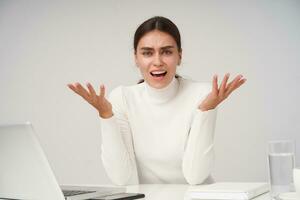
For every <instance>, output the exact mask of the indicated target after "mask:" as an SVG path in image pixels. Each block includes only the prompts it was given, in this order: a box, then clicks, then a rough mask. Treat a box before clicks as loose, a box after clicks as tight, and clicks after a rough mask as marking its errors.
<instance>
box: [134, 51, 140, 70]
mask: <svg viewBox="0 0 300 200" xmlns="http://www.w3.org/2000/svg"><path fill="white" fill-rule="evenodd" d="M134 61H135V65H136V67H139V65H138V59H137V54H136V51H135V52H134Z"/></svg>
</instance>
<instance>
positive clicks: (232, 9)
mask: <svg viewBox="0 0 300 200" xmlns="http://www.w3.org/2000/svg"><path fill="white" fill-rule="evenodd" d="M155 15H162V16H165V17H168V18H170V19H171V20H172V21H173V22H174V23H176V24H177V26H178V27H179V29H180V31H181V34H182V41H183V45H182V47H183V62H182V65H181V66H180V67H179V69H178V72H179V74H181V75H182V76H185V77H189V78H192V79H194V80H198V81H211V77H212V76H213V74H215V73H217V74H219V76H223V75H224V74H225V73H226V72H230V73H231V75H232V76H235V75H237V74H239V73H242V74H243V75H244V76H245V77H246V78H247V82H246V84H245V85H244V86H243V87H241V88H240V89H239V90H238V91H236V92H235V93H234V94H233V95H232V96H231V97H230V98H229V99H227V100H226V102H224V103H223V104H222V105H221V106H220V108H219V112H218V119H217V127H216V138H215V150H216V163H215V168H214V171H213V176H214V177H215V179H216V180H217V181H221V180H225V181H266V180H268V171H267V167H268V165H267V141H268V140H271V139H295V141H296V143H299V145H300V142H299V141H300V137H299V134H300V125H299V124H300V123H299V122H300V121H299V105H298V103H299V101H300V97H299V84H300V70H299V67H300V56H299V55H300V37H299V36H300V1H297V0H294V1H292V0H251V1H250V0H249V1H242V0H237V1H234V0H226V1H221V0H220V1H211V0H201V1H178V2H175V1H171V0H170V1H156V0H153V1H140V0H136V1H122V0H114V1H41V2H40V1H14V0H1V1H0V91H1V93H0V95H1V96H0V101H1V103H0V123H1V124H3V123H13V122H23V121H31V122H32V123H33V125H34V127H35V130H36V132H37V135H38V137H39V139H40V141H41V144H42V146H43V147H44V150H45V152H46V154H47V156H48V159H49V161H50V163H51V165H52V167H53V170H54V172H55V174H56V176H57V178H58V180H59V182H60V183H61V184H69V183H70V184H87V183H88V184H103V183H110V181H109V179H108V177H107V176H106V174H105V172H104V169H103V167H102V164H101V160H100V144H101V132H100V126H101V125H100V122H99V118H98V116H97V112H96V111H95V110H94V109H93V108H92V107H91V106H90V105H88V104H87V103H85V102H84V101H83V99H81V98H80V97H78V96H76V95H75V94H74V93H73V92H72V91H71V90H69V89H68V88H67V86H66V84H67V83H71V82H75V81H79V82H81V83H85V82H87V81H90V82H91V83H92V84H94V85H95V86H97V87H98V86H99V84H100V83H104V84H105V85H106V86H107V87H108V90H109V91H110V90H111V89H113V88H114V87H116V86H118V85H120V84H122V85H131V84H135V83H136V82H137V81H138V79H139V78H140V74H139V72H138V70H137V68H136V66H135V64H134V60H133V45H132V43H133V35H134V32H135V30H136V28H137V26H138V25H139V24H140V23H142V22H143V21H144V20H146V19H148V18H150V17H153V16H155ZM112 148H113V147H112ZM299 149H300V148H299V146H298V149H297V153H296V155H297V158H296V159H298V160H297V164H298V166H299V164H300V162H299V160H300V150H299Z"/></svg>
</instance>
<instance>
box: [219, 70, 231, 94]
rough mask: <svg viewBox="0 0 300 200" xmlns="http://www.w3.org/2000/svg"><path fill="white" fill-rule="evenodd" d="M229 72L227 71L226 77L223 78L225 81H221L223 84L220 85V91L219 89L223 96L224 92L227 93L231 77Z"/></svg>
mask: <svg viewBox="0 0 300 200" xmlns="http://www.w3.org/2000/svg"><path fill="white" fill-rule="evenodd" d="M229 76H230V75H229V73H227V74H226V75H225V76H224V78H223V81H222V83H221V86H220V91H219V94H220V95H221V96H223V95H224V94H225V91H226V84H227V81H228V79H229Z"/></svg>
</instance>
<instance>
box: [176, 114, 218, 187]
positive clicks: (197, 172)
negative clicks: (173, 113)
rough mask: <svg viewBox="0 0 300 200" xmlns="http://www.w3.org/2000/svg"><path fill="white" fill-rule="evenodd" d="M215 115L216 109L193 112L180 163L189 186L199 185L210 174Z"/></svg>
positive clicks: (212, 158) (212, 159)
mask: <svg viewBox="0 0 300 200" xmlns="http://www.w3.org/2000/svg"><path fill="white" fill-rule="evenodd" d="M216 114H217V111H216V109H214V110H209V111H205V112H203V111H201V110H198V109H197V111H195V115H194V118H193V120H192V124H191V129H190V132H189V137H188V141H187V145H186V148H185V152H184V156H183V163H182V169H183V174H184V177H185V179H186V180H187V182H188V183H189V184H193V185H194V184H201V183H203V181H204V180H205V179H206V178H207V177H208V176H209V175H210V173H211V170H212V167H213V162H214V151H213V138H214V129H215V122H216Z"/></svg>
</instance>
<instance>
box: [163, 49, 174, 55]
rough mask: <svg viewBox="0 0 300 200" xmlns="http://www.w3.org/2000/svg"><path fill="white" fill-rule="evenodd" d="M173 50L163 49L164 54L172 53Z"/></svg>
mask: <svg viewBox="0 0 300 200" xmlns="http://www.w3.org/2000/svg"><path fill="white" fill-rule="evenodd" d="M172 53H173V52H172V51H170V50H164V51H163V54H165V55H171V54H172Z"/></svg>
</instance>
